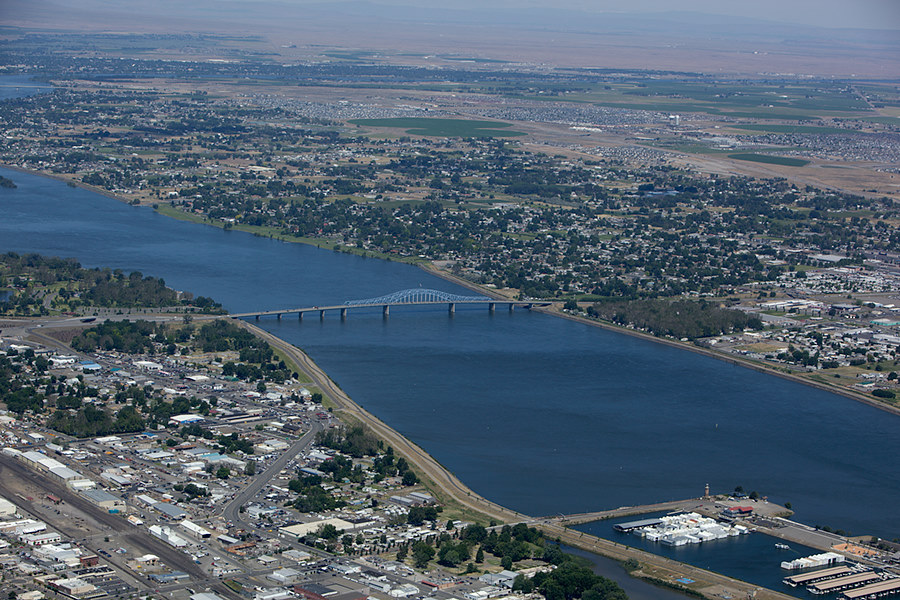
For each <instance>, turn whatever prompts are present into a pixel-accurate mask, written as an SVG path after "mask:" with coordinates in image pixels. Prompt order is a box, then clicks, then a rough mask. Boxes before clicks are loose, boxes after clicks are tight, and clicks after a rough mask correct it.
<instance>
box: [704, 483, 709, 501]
mask: <svg viewBox="0 0 900 600" xmlns="http://www.w3.org/2000/svg"><path fill="white" fill-rule="evenodd" d="M703 498H704V499H705V500H709V484H708V483H707V484H706V488H705V489H704V490H703Z"/></svg>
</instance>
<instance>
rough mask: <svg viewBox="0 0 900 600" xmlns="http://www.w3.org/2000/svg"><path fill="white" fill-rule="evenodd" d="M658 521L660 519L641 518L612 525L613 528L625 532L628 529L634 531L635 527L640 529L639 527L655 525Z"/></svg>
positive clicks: (660, 520)
mask: <svg viewBox="0 0 900 600" xmlns="http://www.w3.org/2000/svg"><path fill="white" fill-rule="evenodd" d="M660 523H662V519H642V520H640V521H629V522H628V523H619V524H618V525H613V529H615V530H616V531H622V532H626V533H627V532H629V531H634V530H635V529H640V528H641V527H655V526H657V525H659V524H660Z"/></svg>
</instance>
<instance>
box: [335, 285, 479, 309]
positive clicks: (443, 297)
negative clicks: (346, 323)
mask: <svg viewBox="0 0 900 600" xmlns="http://www.w3.org/2000/svg"><path fill="white" fill-rule="evenodd" d="M486 302H496V301H495V300H494V299H493V298H488V297H487V296H459V295H457V294H450V293H447V292H442V291H440V290H430V289H424V288H412V289H409V290H400V291H399V292H394V293H393V294H388V295H386V296H379V297H378V298H366V299H365V300H348V301H347V302H344V306H384V305H389V306H399V305H403V304H444V303H448V304H449V303H453V304H484V303H486Z"/></svg>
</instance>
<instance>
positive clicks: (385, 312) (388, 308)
mask: <svg viewBox="0 0 900 600" xmlns="http://www.w3.org/2000/svg"><path fill="white" fill-rule="evenodd" d="M390 314H391V305H390V304H385V305H384V306H382V307H381V316H382V317H387V316H388V315H390Z"/></svg>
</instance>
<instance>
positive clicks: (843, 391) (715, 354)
mask: <svg viewBox="0 0 900 600" xmlns="http://www.w3.org/2000/svg"><path fill="white" fill-rule="evenodd" d="M420 266H421V268H423V269H424V270H425V271H427V272H428V273H430V274H432V275H434V276H436V277H440V278H441V279H445V280H447V281H449V282H451V283H455V284H456V285H459V286H462V287H465V288H467V289H470V290H472V291H474V292H478V293H480V294H484V295H485V296H490V297H491V298H496V299H497V300H509V299H510V298H508V297H505V296H503V295H502V294H499V293H498V292H496V291H494V290H491V289H489V288H484V287H482V286H480V285H478V284H476V283H472V282H471V281H467V280H465V279H463V278H461V277H458V276H456V275H453V274H452V273H448V272H446V271H444V270H443V269H440V268H438V267H437V266H435V265H434V264H433V263H429V264H428V265H420ZM531 310H534V311H537V312H541V313H544V314H546V315H550V316H554V317H560V318H563V319H569V320H570V321H575V322H577V323H582V324H584V325H591V326H592V327H599V328H600V329H605V330H607V331H614V332H616V333H622V334H625V335H630V336H632V337H636V338H640V339H644V340H647V341H650V342H655V343H658V344H664V345H666V346H670V347H672V348H678V349H680V350H687V351H689V352H694V353H696V354H702V355H703V356H708V357H710V358H715V359H716V360H721V361H725V362H729V363H732V364H734V365H737V366H739V367H745V368H747V369H752V370H753V371H757V372H759V373H766V374H768V375H775V376H776V377H781V378H782V379H787V380H789V381H794V382H796V383H802V384H803V385H808V386H810V387H814V388H816V389H819V390H823V391H826V392H832V393H834V394H838V395H840V396H844V397H845V398H850V399H851V400H856V401H857V402H862V403H863V404H868V405H869V406H872V407H874V408H877V409H880V410H883V411H885V412H889V413H892V414H895V415H900V406H894V405H892V404H888V403H886V402H881V401H879V400H878V399H877V398H875V397H872V396H868V395H866V394H861V393H858V392H854V391H853V390H848V389H847V388H844V387H841V386H837V385H831V384H828V383H824V382H821V381H813V380H811V379H809V378H807V377H803V376H801V375H797V374H794V373H786V372H784V371H782V370H779V368H778V367H777V366H774V365H767V364H765V363H761V362H758V361H753V360H750V359H747V358H744V357H741V356H734V355H733V354H727V353H725V352H719V351H717V350H712V349H710V348H701V347H700V346H697V345H695V344H692V343H690V342H681V341H678V340H673V339H667V338H661V337H657V336H655V335H653V334H651V333H647V332H645V331H637V330H635V329H629V328H628V327H622V326H621V325H616V324H614V323H609V322H606V321H599V320H597V319H589V318H587V317H582V316H580V315H573V314H571V313H568V312H565V311H564V310H563V309H562V308H561V307H560V306H559V303H558V302H554V303H553V306H552V307H551V308H543V307H535V308H532V309H531Z"/></svg>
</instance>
